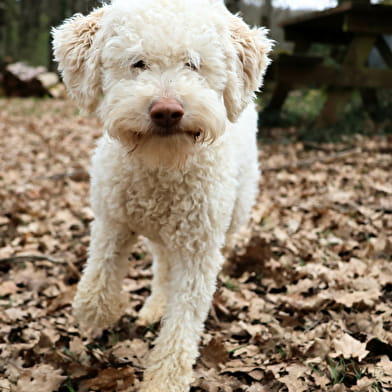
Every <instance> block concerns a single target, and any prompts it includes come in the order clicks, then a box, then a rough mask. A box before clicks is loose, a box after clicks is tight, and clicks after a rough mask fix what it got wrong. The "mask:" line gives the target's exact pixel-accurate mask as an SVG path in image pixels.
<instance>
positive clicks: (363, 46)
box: [316, 34, 377, 128]
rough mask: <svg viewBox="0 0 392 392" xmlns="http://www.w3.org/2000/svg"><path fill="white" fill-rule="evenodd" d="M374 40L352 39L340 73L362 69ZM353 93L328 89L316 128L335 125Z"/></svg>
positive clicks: (363, 36) (346, 89)
mask: <svg viewBox="0 0 392 392" xmlns="http://www.w3.org/2000/svg"><path fill="white" fill-rule="evenodd" d="M376 39H377V36H375V35H367V34H366V35H365V34H359V35H357V36H356V37H354V39H353V40H352V41H351V43H350V45H349V47H348V50H347V53H346V56H345V58H344V60H343V64H342V73H344V72H345V71H346V69H347V68H348V67H350V68H352V67H355V68H361V67H363V66H364V65H365V63H366V60H367V58H368V56H369V53H370V51H371V49H372V47H373V46H374V43H375V41H376ZM353 91H354V90H353V89H351V88H343V87H334V86H330V87H328V88H327V100H326V101H325V103H324V107H323V109H322V110H321V112H320V114H319V116H318V118H317V120H316V127H319V128H323V127H325V126H328V125H331V124H334V123H336V121H337V120H339V118H340V117H341V115H342V113H343V111H344V108H345V106H346V104H347V102H348V100H349V99H350V97H351V95H352V93H353Z"/></svg>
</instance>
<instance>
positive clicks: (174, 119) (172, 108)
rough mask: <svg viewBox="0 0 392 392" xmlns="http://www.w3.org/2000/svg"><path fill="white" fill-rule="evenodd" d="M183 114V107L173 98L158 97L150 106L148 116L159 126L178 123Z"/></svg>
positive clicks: (169, 125) (170, 125)
mask: <svg viewBox="0 0 392 392" xmlns="http://www.w3.org/2000/svg"><path fill="white" fill-rule="evenodd" d="M183 116H184V108H183V107H182V105H181V103H180V102H178V101H177V99H174V98H160V99H158V100H157V101H155V102H154V103H153V104H152V105H151V107H150V117H151V119H152V121H153V122H154V123H155V124H156V125H159V126H160V127H164V128H169V127H172V126H173V125H176V124H178V123H179V122H180V120H181V119H182V117H183Z"/></svg>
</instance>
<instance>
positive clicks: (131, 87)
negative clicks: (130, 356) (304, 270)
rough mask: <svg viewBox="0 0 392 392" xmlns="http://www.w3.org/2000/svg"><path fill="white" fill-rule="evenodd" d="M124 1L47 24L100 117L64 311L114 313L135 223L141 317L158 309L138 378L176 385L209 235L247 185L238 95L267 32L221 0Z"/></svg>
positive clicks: (237, 215) (249, 111)
mask: <svg viewBox="0 0 392 392" xmlns="http://www.w3.org/2000/svg"><path fill="white" fill-rule="evenodd" d="M136 3H137V2H136V1H127V0H117V1H116V0H115V1H114V3H113V4H112V5H108V6H104V7H103V8H102V9H100V10H97V11H95V12H93V13H92V14H90V15H89V16H87V17H82V16H76V17H75V18H72V19H70V20H68V21H66V23H65V24H64V25H63V26H62V27H61V28H59V29H58V30H55V31H54V47H55V55H56V58H57V60H58V61H59V63H60V68H61V69H62V71H63V77H64V81H65V83H66V84H67V86H68V88H69V89H70V91H71V93H72V94H73V95H74V97H75V98H76V99H77V101H78V102H79V104H80V105H81V106H82V107H83V108H85V109H87V110H90V111H94V110H95V109H96V107H97V105H98V104H99V101H100V100H101V99H102V103H101V106H100V113H101V117H102V121H103V123H104V127H105V134H104V136H103V137H102V139H101V140H100V142H99V144H98V147H97V150H96V152H95V155H94V157H93V167H92V173H91V202H92V208H93V211H94V214H95V221H94V223H93V227H92V236H91V245H90V254H89V259H88V262H87V266H86V269H85V271H84V274H83V277H82V279H81V281H80V283H79V286H78V292H77V295H76V297H75V300H74V311H75V314H76V316H77V317H78V319H79V320H81V321H84V322H85V323H87V324H88V325H91V326H99V327H108V326H110V325H111V324H112V323H113V322H115V321H116V320H117V319H118V317H119V316H120V315H121V312H122V310H123V306H124V305H125V304H124V303H123V302H124V301H121V295H120V292H121V281H122V279H123V277H124V276H125V274H126V271H127V268H128V266H127V257H128V255H129V252H130V250H131V247H132V245H133V244H134V243H135V241H136V239H137V237H138V235H143V236H144V237H146V238H147V239H148V245H149V248H150V249H151V252H152V254H153V257H154V264H153V270H154V278H153V282H152V293H151V296H150V298H149V299H148V300H147V301H146V304H145V305H144V307H143V308H142V310H141V311H140V319H141V321H143V322H145V323H151V322H155V321H158V320H159V319H160V318H161V317H162V316H163V322H162V327H161V331H160V335H159V337H158V339H157V340H156V343H155V347H154V349H153V351H152V353H151V354H150V357H149V362H148V367H147V370H146V372H145V376H144V382H143V385H142V387H141V390H142V391H143V392H147V391H148V392H157V391H160V392H163V391H165V392H177V391H178V392H184V391H187V390H188V388H189V384H190V382H191V376H192V365H193V364H194V362H195V360H196V357H197V354H198V350H197V346H198V342H199V338H200V334H201V331H202V328H203V324H204V321H205V319H206V317H207V313H208V310H209V307H210V303H211V299H212V296H213V293H214V290H215V281H216V277H217V274H218V272H219V270H220V267H221V265H222V262H223V256H222V254H221V249H222V248H223V246H224V245H225V244H227V243H228V241H230V238H231V237H232V235H233V234H234V233H235V232H236V231H237V230H238V229H239V227H240V226H241V225H242V224H244V223H245V222H246V221H247V219H248V217H249V213H250V209H251V207H252V205H253V203H254V201H255V198H256V192H257V183H258V175H259V172H258V163H257V147H256V130H257V115H256V111H255V109H254V107H253V104H252V103H250V100H251V98H252V94H253V91H254V90H256V89H257V87H258V86H259V85H260V84H261V79H262V75H263V73H264V70H265V68H266V66H267V64H268V59H267V54H268V52H269V50H270V48H271V43H270V41H269V40H267V38H265V32H264V31H263V30H261V29H260V30H250V29H249V28H248V27H247V26H246V25H245V24H244V23H243V22H242V21H241V20H240V19H239V18H238V17H235V16H233V15H231V14H230V13H229V12H228V11H227V10H226V9H225V8H224V6H223V3H222V2H221V1H220V0H198V1H197V2H195V3H192V2H190V1H188V0H171V1H168V0H145V3H144V4H143V5H140V4H138V5H137V4H136ZM159 34H160V35H161V38H162V39H161V40H159V39H158V37H159ZM157 41H158V42H157ZM100 91H103V97H102V98H101V93H100Z"/></svg>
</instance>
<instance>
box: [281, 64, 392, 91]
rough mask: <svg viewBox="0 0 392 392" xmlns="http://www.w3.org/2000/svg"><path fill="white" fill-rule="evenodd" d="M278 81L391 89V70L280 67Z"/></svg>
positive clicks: (321, 66)
mask: <svg viewBox="0 0 392 392" xmlns="http://www.w3.org/2000/svg"><path fill="white" fill-rule="evenodd" d="M278 80H279V81H281V82H284V83H289V84H292V85H294V86H297V87H298V86H318V87H320V86H325V85H330V86H339V87H351V88H364V87H369V88H392V70H388V69H370V68H361V69H357V68H353V67H348V68H342V67H333V66H327V65H318V66H315V67H303V68H295V67H293V66H292V65H291V66H288V65H287V66H285V65H281V66H279V70H278Z"/></svg>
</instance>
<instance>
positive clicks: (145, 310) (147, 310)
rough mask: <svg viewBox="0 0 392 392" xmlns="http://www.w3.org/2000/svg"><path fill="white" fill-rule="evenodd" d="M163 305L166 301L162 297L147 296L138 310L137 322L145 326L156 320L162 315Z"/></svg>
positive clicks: (164, 305)
mask: <svg viewBox="0 0 392 392" xmlns="http://www.w3.org/2000/svg"><path fill="white" fill-rule="evenodd" d="M165 307H166V302H165V301H163V300H162V299H160V298H156V297H155V298H154V297H153V296H151V297H149V298H148V299H147V301H146V303H145V304H144V305H143V307H142V308H141V310H140V311H139V315H138V319H137V321H136V322H137V324H138V325H143V326H146V325H150V324H154V323H156V322H158V321H159V320H160V319H161V318H162V316H163V313H164V311H165Z"/></svg>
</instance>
